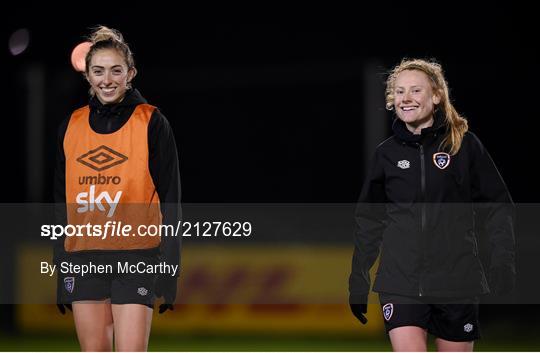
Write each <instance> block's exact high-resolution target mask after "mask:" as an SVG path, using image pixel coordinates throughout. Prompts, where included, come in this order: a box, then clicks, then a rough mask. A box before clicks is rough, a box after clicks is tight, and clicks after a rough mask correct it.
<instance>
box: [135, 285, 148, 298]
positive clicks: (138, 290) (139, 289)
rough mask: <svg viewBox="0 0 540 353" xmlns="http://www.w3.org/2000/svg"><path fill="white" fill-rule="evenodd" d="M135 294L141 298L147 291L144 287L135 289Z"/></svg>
mask: <svg viewBox="0 0 540 353" xmlns="http://www.w3.org/2000/svg"><path fill="white" fill-rule="evenodd" d="M137 294H139V295H142V296H143V297H144V296H145V295H147V294H148V289H146V288H144V287H139V288H137Z"/></svg>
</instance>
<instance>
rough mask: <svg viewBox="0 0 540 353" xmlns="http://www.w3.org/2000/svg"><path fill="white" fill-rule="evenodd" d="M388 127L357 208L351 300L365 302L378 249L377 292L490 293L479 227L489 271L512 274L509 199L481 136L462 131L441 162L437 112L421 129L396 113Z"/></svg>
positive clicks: (442, 132)
mask: <svg viewBox="0 0 540 353" xmlns="http://www.w3.org/2000/svg"><path fill="white" fill-rule="evenodd" d="M392 128H393V130H394V136H392V137H390V138H389V139H387V140H386V141H384V142H382V143H381V144H380V145H379V146H378V147H377V149H376V152H375V157H374V159H373V161H372V164H371V168H370V169H369V170H368V173H367V178H366V179H365V182H364V185H363V188H362V192H361V195H360V199H359V203H358V207H357V210H356V214H355V218H356V223H357V227H356V231H355V248H354V254H353V263H352V273H351V275H350V278H349V293H350V302H351V303H357V304H360V303H366V302H367V301H366V299H367V295H368V293H369V290H370V284H371V281H370V277H369V270H370V268H371V267H372V266H373V264H374V262H375V260H376V259H377V256H378V255H379V253H380V255H381V256H380V260H379V267H378V271H377V276H376V280H375V283H374V286H373V290H374V291H376V292H385V293H392V294H398V295H404V296H429V297H442V298H444V297H472V296H477V295H480V294H484V293H488V292H489V285H488V282H487V279H486V275H488V274H490V273H486V272H485V271H484V268H483V265H482V263H481V261H480V259H479V254H478V245H477V235H476V233H477V231H478V230H479V229H481V228H483V230H484V231H485V232H486V234H487V236H488V237H489V243H490V247H491V254H490V259H491V261H490V265H489V271H490V272H491V271H499V270H503V271H505V273H506V274H508V273H510V274H512V275H513V274H515V265H514V257H515V255H514V234H513V219H514V206H513V202H512V199H511V197H510V195H509V193H508V190H507V188H506V186H505V184H504V181H503V180H502V178H501V176H500V174H499V173H498V171H497V169H496V167H495V165H494V164H493V161H492V159H491V157H490V156H489V154H488V152H487V151H486V149H485V148H484V146H483V145H482V143H481V142H480V141H479V139H478V138H477V137H476V136H475V135H474V134H473V133H471V132H467V133H465V136H464V138H463V142H462V145H461V148H460V150H459V152H458V153H457V154H456V155H453V156H450V161H449V164H448V165H447V167H446V168H444V169H441V168H439V167H437V166H436V164H435V158H434V154H435V153H438V152H444V151H441V150H440V144H441V141H442V140H443V138H444V136H445V134H446V125H445V124H444V123H443V119H442V117H439V116H437V117H436V118H435V122H434V124H433V126H432V127H429V128H425V129H423V130H422V132H421V134H420V135H413V134H412V133H411V132H409V131H408V130H407V128H406V126H405V124H404V123H403V122H402V121H401V120H399V119H396V120H395V121H394V124H393V126H392ZM475 222H476V223H475ZM479 227H480V228H479ZM506 278H508V276H506ZM512 279H513V278H512Z"/></svg>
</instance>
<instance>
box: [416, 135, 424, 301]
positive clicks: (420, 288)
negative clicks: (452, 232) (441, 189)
mask: <svg viewBox="0 0 540 353" xmlns="http://www.w3.org/2000/svg"><path fill="white" fill-rule="evenodd" d="M418 147H419V149H420V173H421V181H420V182H421V189H422V212H421V234H420V236H421V237H422V238H423V237H424V230H425V227H426V164H425V161H424V146H422V144H421V143H419V144H418ZM422 240H423V239H422ZM425 252H426V250H425V249H424V248H422V259H423V263H422V266H424V265H425ZM418 295H419V296H420V297H421V296H422V295H423V294H422V278H420V281H419V283H418Z"/></svg>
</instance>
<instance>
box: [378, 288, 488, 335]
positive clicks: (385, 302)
mask: <svg viewBox="0 0 540 353" xmlns="http://www.w3.org/2000/svg"><path fill="white" fill-rule="evenodd" d="M379 301H380V302H381V308H382V311H383V318H384V325H385V328H386V332H387V333H388V332H389V331H390V330H392V329H394V328H397V327H402V326H417V327H421V328H423V329H425V330H427V331H428V332H429V333H430V334H432V335H434V336H435V337H438V338H442V339H445V340H447V341H453V342H469V341H474V340H477V339H479V338H480V328H479V325H478V298H465V299H464V298H459V299H452V298H432V297H407V296H401V295H394V294H389V293H379ZM433 303H441V304H433Z"/></svg>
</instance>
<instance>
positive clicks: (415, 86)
mask: <svg viewBox="0 0 540 353" xmlns="http://www.w3.org/2000/svg"><path fill="white" fill-rule="evenodd" d="M398 88H405V87H404V86H396V89H398ZM411 88H424V86H423V85H412V86H411Z"/></svg>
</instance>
